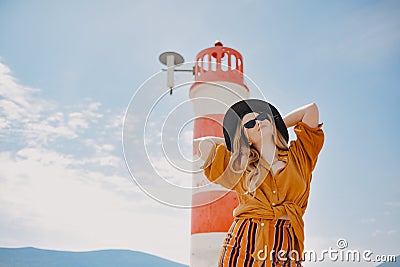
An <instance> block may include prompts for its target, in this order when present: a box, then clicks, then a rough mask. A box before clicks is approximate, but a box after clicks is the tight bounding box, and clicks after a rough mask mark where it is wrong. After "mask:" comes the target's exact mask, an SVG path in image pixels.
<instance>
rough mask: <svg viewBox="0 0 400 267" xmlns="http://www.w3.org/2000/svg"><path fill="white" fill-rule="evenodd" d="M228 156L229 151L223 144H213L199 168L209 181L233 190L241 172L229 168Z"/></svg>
mask: <svg viewBox="0 0 400 267" xmlns="http://www.w3.org/2000/svg"><path fill="white" fill-rule="evenodd" d="M230 157H231V152H230V151H229V150H228V149H227V148H226V146H225V145H224V144H214V145H213V146H212V148H211V151H210V154H209V155H208V158H207V160H206V161H205V162H204V164H203V166H202V167H201V168H202V169H203V170H204V175H205V176H206V177H207V179H208V180H209V181H210V182H213V183H216V184H220V185H222V186H223V187H225V188H227V189H231V190H234V188H235V187H236V185H237V183H238V182H239V180H240V178H241V176H242V174H243V173H242V172H233V171H232V170H231V168H230V167H229V161H230Z"/></svg>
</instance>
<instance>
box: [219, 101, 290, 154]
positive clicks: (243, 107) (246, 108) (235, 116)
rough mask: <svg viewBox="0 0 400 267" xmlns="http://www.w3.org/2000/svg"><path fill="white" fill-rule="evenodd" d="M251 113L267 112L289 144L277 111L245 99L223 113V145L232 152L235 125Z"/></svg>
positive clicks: (265, 104)
mask: <svg viewBox="0 0 400 267" xmlns="http://www.w3.org/2000/svg"><path fill="white" fill-rule="evenodd" d="M252 112H257V113H261V112H267V113H269V114H270V115H271V117H272V118H273V119H274V122H275V125H276V128H277V129H278V131H279V132H280V133H281V134H282V136H283V138H284V139H285V140H286V142H289V133H288V130H287V128H286V125H285V123H284V122H283V119H282V117H281V114H279V111H278V110H277V109H276V108H275V107H274V106H273V105H271V104H270V103H268V102H266V101H264V100H261V99H246V100H241V101H239V102H236V103H235V104H233V105H232V106H231V107H230V108H229V109H228V111H227V112H226V113H225V117H224V122H223V131H224V138H225V144H226V147H227V149H228V150H229V151H232V143H233V140H234V138H235V132H236V128H237V124H238V123H241V121H242V119H243V117H244V115H246V114H247V113H252Z"/></svg>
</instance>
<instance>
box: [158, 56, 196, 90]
mask: <svg viewBox="0 0 400 267" xmlns="http://www.w3.org/2000/svg"><path fill="white" fill-rule="evenodd" d="M158 59H159V60H160V62H161V63H162V64H164V65H166V66H167V69H162V70H163V71H167V86H168V88H169V89H170V91H169V94H170V95H172V88H173V87H174V72H175V71H182V72H192V74H193V75H194V67H193V69H191V70H185V69H175V67H176V66H178V65H180V64H182V63H183V62H184V60H183V56H181V55H180V54H178V53H176V52H164V53H162V54H161V55H160V56H159V57H158Z"/></svg>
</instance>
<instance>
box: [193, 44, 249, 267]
mask: <svg viewBox="0 0 400 267" xmlns="http://www.w3.org/2000/svg"><path fill="white" fill-rule="evenodd" d="M189 96H190V99H191V100H192V101H193V105H194V112H195V116H196V119H195V121H194V131H193V138H200V137H203V136H217V137H223V131H222V122H223V117H224V114H225V112H226V110H227V109H228V108H229V107H230V106H231V105H232V104H234V103H236V102H237V101H239V100H241V99H246V98H248V97H249V89H248V88H247V86H246V85H245V84H244V79H243V59H242V55H241V54H240V53H239V52H238V51H236V50H234V49H232V48H229V47H224V46H223V45H222V43H221V42H219V41H217V42H216V43H215V46H214V47H210V48H207V49H204V50H202V51H201V52H200V53H198V54H197V56H196V63H195V83H194V84H193V85H192V86H191V88H190V93H189ZM196 153H197V152H196V150H195V149H194V154H196ZM195 156H197V155H195ZM199 167H200V166H195V168H196V169H198V168H199ZM193 188H194V189H193V196H192V205H193V208H192V229H191V259H190V266H191V267H209V266H213V267H215V266H217V262H218V258H219V252H220V250H221V247H222V243H223V241H224V237H225V235H226V232H227V231H228V230H229V227H230V225H231V224H232V221H233V217H232V211H233V209H234V208H235V207H236V206H237V204H238V200H237V197H236V193H235V192H233V191H228V190H226V189H225V188H223V187H221V186H219V185H216V184H212V183H210V182H209V181H208V180H207V179H206V177H205V176H204V174H203V173H202V172H199V173H196V174H194V175H193Z"/></svg>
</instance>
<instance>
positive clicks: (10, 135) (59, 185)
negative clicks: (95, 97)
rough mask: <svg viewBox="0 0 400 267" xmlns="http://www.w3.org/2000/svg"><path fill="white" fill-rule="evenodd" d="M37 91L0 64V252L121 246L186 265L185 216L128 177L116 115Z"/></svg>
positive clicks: (119, 118) (90, 104) (93, 104)
mask: <svg viewBox="0 0 400 267" xmlns="http://www.w3.org/2000/svg"><path fill="white" fill-rule="evenodd" d="M39 93H40V90H39V89H32V88H30V87H27V86H23V85H20V84H19V83H18V82H17V80H16V79H15V78H14V77H13V76H12V75H11V72H10V70H9V68H8V67H7V66H6V65H4V64H2V63H0V129H1V131H0V132H1V134H0V139H1V143H2V151H1V152H0V162H1V164H0V246H5V247H7V246H17V247H18V246H36V247H42V248H50V249H66V250H89V249H100V248H127V249H134V250H140V251H146V252H149V253H153V254H156V255H159V256H162V257H165V258H169V259H173V260H177V261H180V262H188V257H189V255H190V253H189V249H190V246H189V238H190V233H189V230H190V219H189V216H190V211H189V210H178V209H172V208H171V207H167V206H165V205H162V204H160V203H158V202H156V201H155V200H153V199H151V198H150V197H148V196H147V195H146V194H145V193H144V192H142V191H141V190H140V189H139V187H138V186H137V185H136V184H135V183H134V182H133V179H131V178H130V177H129V174H128V172H127V170H126V167H125V164H124V160H123V157H122V151H118V149H117V147H118V146H119V145H121V132H122V119H123V116H122V112H120V111H119V112H112V111H111V110H107V111H104V110H103V109H102V105H101V104H100V103H98V102H93V101H90V100H85V101H83V103H78V104H76V105H74V106H61V105H59V104H58V103H56V102H52V101H48V100H46V99H43V98H41V97H40V94H39ZM132 118H133V117H132ZM136 122H137V119H135V118H133V119H132V120H131V125H129V126H128V127H133V128H134V127H135V125H134V124H135V123H136ZM132 160H135V161H137V162H138V164H140V163H139V162H140V160H141V159H140V158H139V157H135V158H134V159H132ZM164 167H165V166H164ZM164 167H163V168H164ZM165 168H166V167H165ZM168 171H169V170H168ZM169 174H170V173H169ZM176 236H184V237H183V238H178V239H177V238H176ZM171 242H172V243H171Z"/></svg>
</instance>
